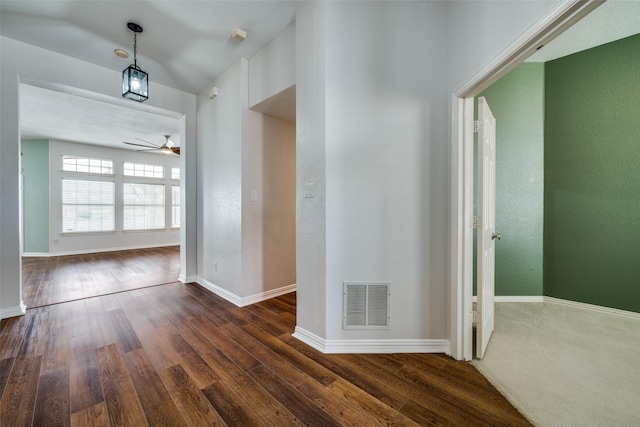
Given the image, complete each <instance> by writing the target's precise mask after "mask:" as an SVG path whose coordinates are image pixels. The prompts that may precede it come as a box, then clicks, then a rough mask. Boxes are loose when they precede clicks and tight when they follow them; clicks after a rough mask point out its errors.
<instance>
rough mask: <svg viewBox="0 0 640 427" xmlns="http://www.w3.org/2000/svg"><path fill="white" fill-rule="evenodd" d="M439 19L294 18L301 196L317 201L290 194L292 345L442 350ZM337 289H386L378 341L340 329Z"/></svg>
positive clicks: (431, 11) (407, 6) (344, 12)
mask: <svg viewBox="0 0 640 427" xmlns="http://www.w3.org/2000/svg"><path fill="white" fill-rule="evenodd" d="M445 7H446V5H445V3H442V2H433V3H432V2H427V3H415V2H335V3H334V2H327V3H325V4H322V5H308V6H306V7H303V8H302V9H301V10H300V11H299V13H298V16H297V28H298V29H300V28H304V29H305V31H304V32H301V31H298V38H297V41H298V50H297V52H296V54H297V61H298V69H297V94H298V110H297V114H298V135H297V136H298V141H297V144H298V146H297V150H298V155H297V168H298V186H299V187H300V188H301V187H302V186H304V185H305V184H306V183H309V182H314V183H315V185H316V191H317V197H316V198H315V199H304V198H301V196H300V189H299V191H298V204H299V206H298V224H299V227H298V234H299V237H298V298H299V304H298V313H299V315H298V328H299V330H300V332H303V331H302V330H306V331H308V332H310V333H312V334H315V335H317V336H319V337H320V338H324V339H326V340H327V341H333V340H335V341H345V340H346V341H349V340H350V341H354V340H363V339H376V340H408V341H415V342H418V341H419V342H421V343H422V344H428V343H426V342H425V341H424V340H440V339H447V335H448V331H447V328H446V325H447V309H446V305H447V299H446V298H447V268H448V267H447V205H448V195H447V184H448V180H447V172H448V169H447V162H448V158H447V154H448V141H447V115H446V109H445V108H444V107H443V106H445V105H447V92H446V81H447V73H446V67H444V66H443V64H444V63H446V58H447V52H446V49H445V46H444V45H443V44H442V43H440V40H441V37H442V34H444V33H445V32H446V26H445V25H446V23H445V20H444V19H443V17H444V16H446V9H445ZM346 28H349V32H348V34H347V33H346V32H345V29H346ZM325 215H326V230H323V228H324V220H325V218H324V216H325ZM323 243H324V245H326V246H325V247H323ZM324 263H326V264H325V265H323V264H324ZM325 274H326V278H325V277H324V276H325ZM344 281H389V282H391V286H392V290H391V293H392V296H391V328H390V329H389V330H368V331H363V330H343V329H342V296H343V295H342V285H343V282H344ZM325 292H326V299H325V298H323V293H325ZM323 301H324V303H325V304H326V306H325V308H326V309H325V310H324V311H323V312H319V309H318V308H317V307H318V306H319V307H323V303H322V302H323ZM311 306H313V309H312V311H311V314H305V312H307V310H310V307H311Z"/></svg>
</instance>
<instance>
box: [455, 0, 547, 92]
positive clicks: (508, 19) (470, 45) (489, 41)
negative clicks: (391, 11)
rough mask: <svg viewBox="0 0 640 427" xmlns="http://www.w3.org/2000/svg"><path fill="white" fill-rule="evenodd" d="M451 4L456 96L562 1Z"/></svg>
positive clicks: (519, 0) (530, 0)
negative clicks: (499, 54) (459, 89)
mask: <svg viewBox="0 0 640 427" xmlns="http://www.w3.org/2000/svg"><path fill="white" fill-rule="evenodd" d="M447 3H448V14H449V15H448V24H449V25H448V33H447V34H446V40H447V48H448V50H449V52H450V55H449V56H448V68H449V88H450V90H451V92H452V93H453V91H455V89H456V88H458V87H459V86H461V85H462V84H463V83H465V82H466V81H467V80H468V79H469V78H471V77H472V76H473V75H474V74H475V73H477V72H478V71H480V69H481V68H482V67H483V66H484V65H486V64H487V63H489V62H490V61H491V60H492V59H493V58H494V57H495V56H497V55H498V53H500V52H501V51H502V50H503V49H505V48H506V47H507V46H508V45H509V44H510V43H511V42H513V41H514V40H515V39H516V38H517V37H518V36H520V35H521V34H522V33H523V32H524V31H525V30H526V29H527V28H529V27H530V26H531V25H532V24H533V23H534V22H536V21H537V20H539V19H540V18H542V17H543V16H544V15H545V14H546V13H547V12H548V11H550V10H551V9H552V8H553V7H554V6H555V5H557V4H558V3H560V0H511V1H473V0H467V1H452V2H447Z"/></svg>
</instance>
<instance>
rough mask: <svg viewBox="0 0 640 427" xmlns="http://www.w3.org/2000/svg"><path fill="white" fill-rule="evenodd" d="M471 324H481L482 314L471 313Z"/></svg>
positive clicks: (477, 312)
mask: <svg viewBox="0 0 640 427" xmlns="http://www.w3.org/2000/svg"><path fill="white" fill-rule="evenodd" d="M471 322H472V323H475V324H478V323H480V312H479V311H472V312H471Z"/></svg>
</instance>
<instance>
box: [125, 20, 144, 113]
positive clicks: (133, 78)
mask: <svg viewBox="0 0 640 427" xmlns="http://www.w3.org/2000/svg"><path fill="white" fill-rule="evenodd" d="M127 28H129V29H130V30H131V31H133V64H131V65H129V66H128V67H127V68H126V69H125V70H124V71H122V96H123V97H125V98H129V99H133V100H134V101H138V102H144V101H146V100H147V99H149V75H148V74H147V73H145V72H144V71H142V69H141V68H140V67H138V64H137V58H136V54H137V47H138V46H137V44H138V33H141V32H142V27H141V26H140V25H138V24H136V23H135V22H129V23H127Z"/></svg>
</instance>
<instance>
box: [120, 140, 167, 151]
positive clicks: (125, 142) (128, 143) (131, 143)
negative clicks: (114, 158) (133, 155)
mask: <svg viewBox="0 0 640 427" xmlns="http://www.w3.org/2000/svg"><path fill="white" fill-rule="evenodd" d="M122 142H123V143H124V144H127V145H135V146H136V147H145V148H153V149H154V150H157V149H158V148H160V147H154V146H150V145H142V144H136V143H134V142H127V141H122Z"/></svg>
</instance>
